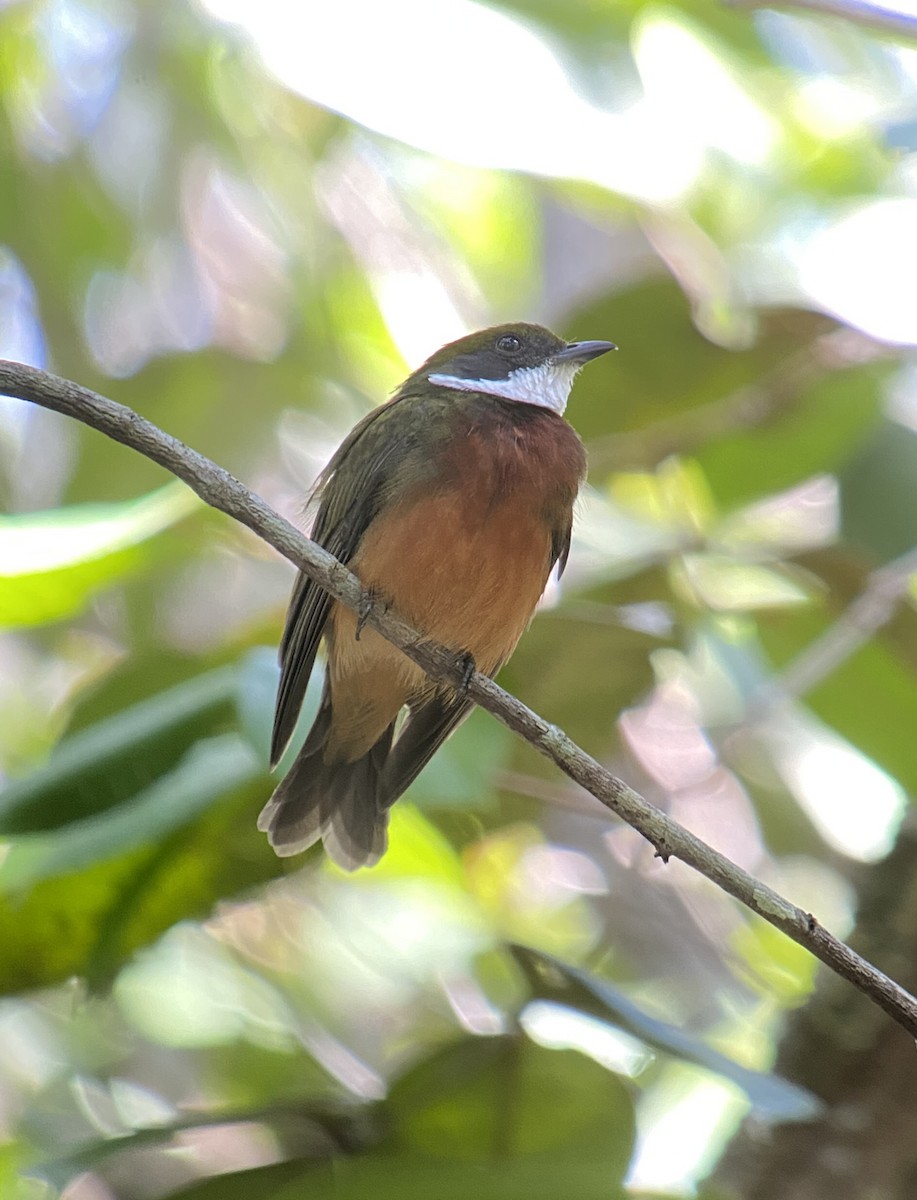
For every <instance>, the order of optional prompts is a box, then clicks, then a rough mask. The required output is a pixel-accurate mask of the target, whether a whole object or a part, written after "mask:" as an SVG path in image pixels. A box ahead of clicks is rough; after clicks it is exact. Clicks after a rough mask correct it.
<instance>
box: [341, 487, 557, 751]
mask: <svg viewBox="0 0 917 1200" xmlns="http://www.w3.org/2000/svg"><path fill="white" fill-rule="evenodd" d="M350 566H351V568H352V569H353V570H354V571H355V572H356V574H357V575H359V577H360V579H361V580H362V581H363V583H364V584H365V585H367V586H368V587H371V588H374V589H375V590H377V591H378V592H379V594H380V595H381V596H383V597H384V598H385V599H387V600H388V601H390V602H391V604H392V606H393V607H394V608H395V609H396V610H397V612H398V613H399V614H400V615H401V616H402V617H404V619H405V620H406V621H408V622H410V623H411V624H412V625H414V626H415V627H416V628H417V629H418V630H420V631H421V632H422V633H425V634H427V635H428V636H429V637H431V638H432V639H434V640H435V641H438V642H442V643H443V644H444V645H446V646H448V647H450V648H451V649H453V650H456V651H468V652H469V653H470V654H472V655H473V657H474V660H475V662H476V664H477V666H478V669H479V670H481V671H484V672H485V673H487V674H493V673H494V672H495V671H496V670H497V669H498V668H499V667H500V665H501V664H502V663H504V662H505V661H506V659H507V658H508V657H509V656H510V654H511V653H512V651H513V649H514V648H515V645H516V643H517V642H518V640H519V638H520V637H521V636H522V634H523V632H524V631H525V628H526V626H527V625H528V623H529V621H530V620H531V617H532V614H533V612H534V611H535V606H536V604H537V603H538V599H539V597H540V596H541V593H542V591H543V590H544V586H545V583H546V582H547V577H548V574H549V572H550V566H551V531H550V529H549V528H548V525H547V523H546V522H545V520H544V519H543V517H541V516H540V514H538V513H537V510H536V509H535V507H534V506H533V505H532V504H531V498H530V497H529V498H528V501H527V500H526V497H525V496H521V497H520V496H513V495H512V494H511V495H509V496H507V497H505V498H503V499H500V500H499V501H497V502H496V503H494V504H493V505H492V506H489V505H485V504H484V503H483V502H482V501H481V500H475V499H474V498H469V497H468V496H467V495H465V494H464V492H460V491H458V490H453V489H450V490H448V491H445V492H441V493H439V494H434V495H428V496H426V497H425V498H423V499H417V500H415V501H414V502H412V503H407V504H403V505H401V506H399V507H397V508H395V509H393V510H392V511H391V512H390V513H386V514H383V515H382V516H380V517H378V518H377V519H376V520H375V521H374V522H373V524H372V525H371V526H370V528H369V530H368V531H367V533H366V536H365V537H364V539H363V542H362V544H361V546H360V549H359V551H358V552H357V554H356V555H355V557H354V558H353V560H352V562H351V564H350ZM355 628H356V618H355V617H354V614H353V613H351V612H350V611H349V610H347V609H345V608H343V607H341V606H339V605H336V606H335V608H334V610H333V615H332V621H331V630H330V634H331V637H330V640H331V653H330V655H329V659H330V668H331V684H332V695H333V697H334V710H335V720H334V725H333V730H332V735H331V738H330V739H329V745H328V752H329V754H331V755H333V756H334V757H335V758H347V759H354V758H357V757H359V756H360V755H361V754H364V753H365V752H366V751H367V750H368V749H369V747H370V746H372V745H373V743H374V742H375V741H376V739H377V738H378V737H379V736H381V734H382V733H383V731H384V730H385V729H386V728H387V727H388V725H389V724H390V723H391V722H392V721H393V720H394V719H395V717H396V716H397V714H398V712H399V710H400V709H401V707H402V705H404V704H405V703H407V702H409V701H412V700H415V699H417V698H419V697H420V696H422V695H423V694H424V693H425V692H428V691H429V690H430V688H431V685H430V683H429V681H428V680H427V678H426V676H425V675H424V673H423V672H422V671H421V670H420V668H419V667H417V666H416V665H415V664H414V663H412V662H411V661H410V659H408V658H407V657H406V656H405V655H403V654H402V653H401V651H400V650H397V649H396V648H395V647H394V646H391V645H390V644H389V643H388V642H386V641H385V639H384V638H382V637H381V636H380V635H379V634H377V633H376V632H375V631H374V630H369V629H368V630H365V631H364V632H363V633H362V635H361V637H360V640H359V641H357V640H356V637H355Z"/></svg>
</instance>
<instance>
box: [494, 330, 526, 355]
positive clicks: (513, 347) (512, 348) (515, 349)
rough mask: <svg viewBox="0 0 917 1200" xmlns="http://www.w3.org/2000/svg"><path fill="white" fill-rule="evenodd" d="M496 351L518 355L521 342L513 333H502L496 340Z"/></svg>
mask: <svg viewBox="0 0 917 1200" xmlns="http://www.w3.org/2000/svg"><path fill="white" fill-rule="evenodd" d="M497 349H498V350H502V351H503V353H504V354H518V353H519V351H520V350H521V349H522V342H521V341H520V339H519V338H517V337H516V335H515V334H514V333H504V335H503V337H499V338H497Z"/></svg>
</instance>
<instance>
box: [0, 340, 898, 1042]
mask: <svg viewBox="0 0 917 1200" xmlns="http://www.w3.org/2000/svg"><path fill="white" fill-rule="evenodd" d="M0 394H2V395H7V396H12V397H15V398H18V399H20V400H27V401H31V402H32V403H34V404H39V405H41V406H42V407H44V408H48V409H51V410H53V411H55V412H59V413H63V414H65V415H66V416H69V417H73V418H74V419H75V420H78V421H82V422H83V423H84V424H85V425H89V426H90V427H92V428H93V429H97V430H99V431H100V432H102V433H105V434H107V435H108V436H109V437H111V438H113V439H114V440H115V441H117V442H120V443H122V445H125V446H129V447H130V448H131V449H133V450H136V451H138V452H139V453H140V454H143V455H145V456H146V457H147V458H149V459H152V461H153V462H156V463H158V464H159V465H160V466H162V467H165V469H166V470H167V471H170V472H171V473H172V474H173V475H175V476H176V477H177V478H179V479H181V480H183V481H184V482H185V483H186V484H187V485H188V486H189V487H190V488H191V489H192V491H194V492H196V493H197V495H198V496H199V497H200V498H201V499H202V500H204V501H205V502H206V503H207V504H209V505H211V506H212V507H213V508H217V509H219V510H220V511H222V512H224V513H226V514H227V515H228V516H230V517H232V518H233V519H234V520H236V521H239V522H240V523H241V524H243V525H245V526H246V527H247V528H248V529H251V530H252V532H253V533H255V534H257V536H258V537H260V538H261V539H263V540H264V541H266V542H268V543H269V544H270V545H272V546H273V547H274V548H275V549H276V550H279V551H280V553H281V554H282V555H283V556H284V557H285V558H288V559H289V560H290V561H291V562H292V563H294V564H295V565H296V566H297V567H299V568H300V569H301V570H303V571H305V572H306V574H308V575H309V576H310V578H312V579H314V580H315V581H316V582H317V583H319V584H320V585H321V586H322V587H324V588H325V589H326V590H327V591H328V592H329V593H330V594H331V595H332V596H334V597H335V599H337V600H339V601H341V602H342V603H343V604H346V605H347V606H348V607H349V608H351V609H353V610H355V611H359V612H361V613H362V612H366V611H368V613H369V615H368V618H367V623H368V624H370V625H372V626H373V628H375V629H377V630H378V631H379V633H381V634H382V635H383V636H384V637H385V638H387V639H388V640H389V641H390V642H392V643H393V645H395V646H397V647H398V648H399V649H400V650H402V651H403V652H404V653H405V654H407V655H408V657H409V658H411V659H413V660H414V662H416V663H417V664H418V665H419V666H421V667H422V668H423V669H424V670H425V671H426V672H427V674H428V675H430V676H431V677H432V678H434V679H438V680H443V681H445V682H447V683H450V684H453V685H455V686H456V687H459V686H462V683H463V675H464V660H463V659H460V658H459V657H458V656H456V655H455V654H454V653H453V652H452V651H450V650H447V649H446V648H445V647H443V646H440V645H437V644H435V643H433V642H431V641H429V640H428V639H426V638H424V637H423V636H422V635H421V634H419V633H418V632H417V630H415V629H412V628H411V627H410V626H409V625H407V624H406V623H405V622H404V621H402V620H401V619H400V617H398V615H397V614H396V613H394V612H392V611H387V610H386V609H385V608H384V606H382V605H379V604H372V603H371V599H372V598H371V597H370V596H369V595H368V594H367V593H365V592H364V590H363V588H362V587H361V585H360V582H359V580H358V579H357V578H356V576H355V575H353V574H352V573H351V572H350V571H348V569H347V568H346V567H345V566H344V565H343V564H342V563H340V562H338V561H337V559H335V558H333V557H332V555H330V554H328V553H327V551H325V550H323V549H322V548H321V547H320V546H318V545H316V544H315V543H314V542H312V541H310V540H309V539H308V538H307V537H305V536H304V535H303V534H302V533H301V532H300V531H299V530H298V529H296V528H295V527H294V526H293V525H291V524H290V523H289V521H286V520H284V518H283V517H281V516H279V515H278V514H277V513H275V512H274V511H273V509H271V508H270V507H269V506H268V505H267V504H266V503H265V502H264V501H263V500H262V499H261V498H260V497H259V496H257V495H255V494H254V493H252V492H250V491H249V490H248V489H247V488H246V487H245V486H244V485H243V484H242V483H240V482H239V480H237V479H236V478H234V477H233V476H232V475H230V474H229V472H228V471H226V470H224V469H223V468H222V467H219V466H217V465H216V464H215V463H213V462H211V461H210V460H209V459H207V458H205V457H204V456H203V455H202V454H199V453H198V452H197V451H196V450H192V449H191V448H190V447H188V446H186V445H185V444H184V443H183V442H180V441H179V440H178V439H177V438H174V437H171V436H170V435H169V434H167V433H164V432H163V431H162V430H161V429H158V428H157V427H156V426H155V425H153V424H152V423H151V422H150V421H147V420H146V419H145V418H143V417H141V416H140V415H139V414H137V413H135V412H134V411H133V410H132V409H129V408H127V407H126V406H124V405H122V404H118V403H116V402H115V401H113V400H109V399H107V398H106V397H104V396H100V395H98V394H97V393H96V392H92V391H90V390H89V389H87V388H83V387H80V386H79V384H76V383H74V382H72V381H71V380H68V379H61V378H59V377H57V376H54V375H51V374H49V373H48V372H45V371H40V370H38V369H37V368H35V367H29V366H25V365H24V364H21V363H14V362H8V361H5V360H0ZM468 695H469V696H470V697H471V699H473V700H474V701H475V703H477V704H478V705H479V706H480V707H481V708H484V709H486V710H487V711H488V712H489V713H491V714H492V715H493V716H495V717H496V718H497V719H498V720H500V721H502V722H503V724H504V725H506V726H508V727H509V728H510V729H512V730H513V731H514V732H515V733H517V734H519V735H520V736H521V737H522V738H524V739H525V740H526V741H527V742H529V743H530V744H531V745H532V746H534V747H535V749H536V750H538V751H540V753H542V754H543V755H544V756H545V757H546V758H549V759H550V760H551V761H552V762H554V763H555V764H556V765H557V766H558V767H559V768H560V769H561V771H563V772H564V773H565V774H566V775H568V776H569V777H570V778H571V779H572V780H574V782H576V783H578V784H579V785H580V786H581V787H583V788H584V789H585V790H586V791H587V792H589V793H590V794H591V795H592V796H594V797H595V798H596V799H597V800H598V801H599V802H600V803H601V804H603V805H605V807H606V808H608V809H610V810H611V811H612V812H614V813H616V814H617V815H618V816H619V817H621V818H622V819H623V820H624V821H626V822H627V823H628V824H629V825H631V826H633V828H634V829H636V830H637V831H638V832H639V833H641V834H642V835H643V836H644V837H645V838H646V839H647V840H648V841H649V842H651V843H652V845H653V846H654V847H655V849H656V853H657V855H658V856H659V857H660V858H661V859H662V860H663V861H664V862H666V861H668V859H670V858H678V859H681V861H682V862H684V863H687V864H688V866H691V867H693V868H694V869H695V870H696V871H699V872H700V874H702V875H704V876H706V878H707V879H709V880H711V881H712V882H713V883H715V884H716V885H717V886H718V887H720V888H722V890H723V891H725V892H728V893H729V895H731V896H734V897H735V898H736V899H737V900H739V901H741V903H742V904H744V905H745V906H746V907H747V908H749V909H751V911H752V912H754V913H756V914H757V915H758V916H760V917H762V918H763V919H764V920H765V921H768V922H769V923H770V924H771V925H774V926H776V927H777V928H778V929H780V930H781V931H782V932H783V933H785V934H786V935H787V936H788V937H790V938H792V939H793V941H795V942H798V943H799V944H800V945H801V946H804V947H805V948H806V949H807V950H809V951H810V952H811V953H812V954H813V955H815V957H816V958H818V959H820V960H821V961H822V962H823V963H825V964H826V965H827V966H828V967H830V968H831V970H832V971H834V972H835V973H836V974H837V975H839V976H841V977H842V978H844V979H846V980H848V981H849V982H850V983H852V984H853V985H854V986H855V987H857V988H859V989H860V991H862V992H864V993H865V994H866V995H867V996H869V997H870V999H872V1000H873V1001H874V1002H875V1003H876V1004H877V1005H878V1006H879V1007H880V1008H882V1009H884V1010H885V1012H886V1013H888V1015H889V1016H891V1017H892V1018H893V1020H895V1021H896V1022H898V1024H900V1025H902V1026H903V1027H904V1028H905V1029H906V1030H907V1031H908V1032H909V1033H910V1034H912V1035H913V1036H915V1037H917V999H915V998H914V996H912V995H911V994H910V993H909V992H907V991H906V990H905V989H904V988H903V987H901V986H900V985H899V984H897V983H896V982H895V981H894V980H892V979H890V978H889V977H888V976H887V975H885V974H883V973H882V972H881V971H879V970H878V969H877V968H876V967H875V966H873V965H872V964H871V963H870V962H868V961H867V960H866V959H864V958H862V957H861V956H860V955H858V954H856V953H855V952H854V951H853V950H851V949H850V947H849V946H847V945H845V944H844V943H843V942H841V941H840V940H839V939H837V938H836V937H834V936H833V935H832V934H830V933H829V932H828V931H827V930H826V929H824V928H823V927H822V926H821V925H819V923H818V921H817V920H816V919H815V917H814V916H812V915H811V914H810V913H806V912H804V911H803V910H802V909H800V908H798V907H797V906H796V905H794V904H791V903H790V902H789V901H788V900H786V899H785V898H784V897H783V896H781V895H779V893H777V892H775V891H774V890H773V889H772V888H769V887H768V886H767V885H766V884H764V883H761V882H760V881H759V880H757V879H755V878H754V877H753V876H751V875H749V874H748V872H746V871H743V870H742V868H741V867H738V866H736V864H735V863H733V862H731V861H730V860H729V859H727V858H726V857H725V856H724V855H722V854H720V853H719V852H718V851H716V850H714V849H713V848H712V847H711V846H708V845H707V844H706V843H705V842H703V841H701V839H700V838H698V837H695V835H694V834H692V833H690V832H689V831H688V830H686V829H685V828H683V827H682V826H681V825H679V824H678V823H677V822H676V821H673V820H672V819H671V818H670V817H669V816H667V815H666V814H665V813H664V812H662V811H661V809H658V808H656V807H655V806H654V805H652V804H650V803H649V802H648V801H647V800H644V799H643V797H642V796H640V795H639V794H638V793H637V792H635V791H634V790H633V788H630V787H628V785H627V784H626V783H624V782H622V780H620V779H617V778H616V777H615V776H613V775H612V774H611V773H610V772H609V771H607V770H606V769H605V768H604V767H603V766H602V765H601V764H600V763H598V762H596V760H595V759H593V758H591V757H590V756H589V755H588V754H586V753H585V751H583V750H582V749H580V747H579V746H577V745H576V744H575V743H574V742H573V741H571V739H570V738H568V737H567V735H566V734H565V733H564V732H563V731H562V730H561V729H558V728H557V727H556V726H554V725H551V724H549V722H547V721H545V720H544V719H543V718H542V717H540V716H538V714H537V713H534V712H532V710H531V709H529V708H527V707H526V706H525V705H524V704H522V703H521V702H520V701H519V700H517V699H516V698H515V697H514V696H511V695H510V694H509V693H508V692H506V691H504V690H503V688H501V687H499V686H498V685H497V684H496V683H494V681H493V680H492V679H490V678H488V677H487V676H485V675H481V674H480V673H476V674H475V675H474V676H473V677H472V679H471V681H470V683H469V684H468Z"/></svg>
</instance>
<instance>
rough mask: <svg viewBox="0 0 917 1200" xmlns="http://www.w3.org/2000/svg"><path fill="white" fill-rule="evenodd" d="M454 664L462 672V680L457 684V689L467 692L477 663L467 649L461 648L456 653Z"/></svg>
mask: <svg viewBox="0 0 917 1200" xmlns="http://www.w3.org/2000/svg"><path fill="white" fill-rule="evenodd" d="M455 665H456V666H457V667H458V669H459V670H460V671H461V673H462V682H461V683H460V684H459V691H462V692H467V691H468V688H469V686H470V685H471V681H472V679H473V678H474V673H475V671H476V670H477V669H478V667H477V663H476V662H475V661H474V655H473V654H470V653H469V652H468V651H467V650H463V651H462V653H461V654H458V655H456V660H455Z"/></svg>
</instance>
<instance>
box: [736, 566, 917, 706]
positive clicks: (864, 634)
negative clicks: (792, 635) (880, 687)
mask: <svg viewBox="0 0 917 1200" xmlns="http://www.w3.org/2000/svg"><path fill="white" fill-rule="evenodd" d="M915 572H917V547H913V548H911V549H910V550H908V551H907V552H906V553H905V554H902V555H901V556H900V558H896V559H894V560H893V561H892V562H890V563H887V564H886V565H885V566H884V567H879V568H878V570H875V571H873V572H872V573H871V574H870V576H869V578H868V579H867V581H866V586H865V587H864V588H863V590H862V591H861V592H860V594H859V595H858V596H857V597H856V598H855V599H854V600H852V601H851V603H850V604H849V605H848V606H847V608H846V609H845V610H844V612H843V613H841V615H840V617H838V619H837V620H836V621H835V622H834V624H833V625H831V626H829V628H828V629H826V630H825V632H824V633H823V634H822V635H821V637H819V638H816V639H815V641H813V642H810V643H809V645H807V646H806V647H805V649H804V650H802V651H800V653H799V654H798V655H797V656H796V657H795V658H794V659H793V660H792V662H790V663H788V664H787V666H786V667H784V669H783V670H782V671H781V672H780V674H779V675H777V676H776V677H775V678H774V679H773V680H771V681H769V682H768V683H766V684H764V685H763V686H762V688H761V689H760V691H759V692H758V693H757V695H755V696H753V697H752V699H751V700H750V702H749V705H748V710H747V714H746V718H745V720H746V723H751V724H754V723H756V722H758V721H760V720H762V719H763V718H764V717H766V716H768V715H769V714H770V713H771V712H772V711H773V710H774V709H775V708H777V707H778V706H779V705H781V704H784V703H787V702H789V701H790V700H798V699H799V698H800V697H801V696H804V695H806V693H807V692H810V691H811V690H812V689H813V688H814V687H816V686H817V685H818V684H819V683H821V681H822V680H823V679H825V678H827V676H828V675H830V674H832V673H833V672H834V671H836V670H837V668H838V667H839V666H840V665H841V663H844V662H846V661H847V659H848V658H851V657H852V656H853V655H854V654H856V652H857V650H859V649H860V647H861V646H865V644H866V643H867V642H868V641H869V640H870V639H871V638H872V637H873V636H874V635H875V634H876V633H877V632H878V630H880V629H881V628H882V626H883V625H887V624H888V622H889V621H890V620H891V619H892V617H893V616H894V614H895V609H896V608H897V607H898V605H899V604H900V602H901V600H902V599H903V597H904V596H905V595H906V594H907V591H908V588H909V586H910V579H911V576H912V575H913V574H914V573H915Z"/></svg>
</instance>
